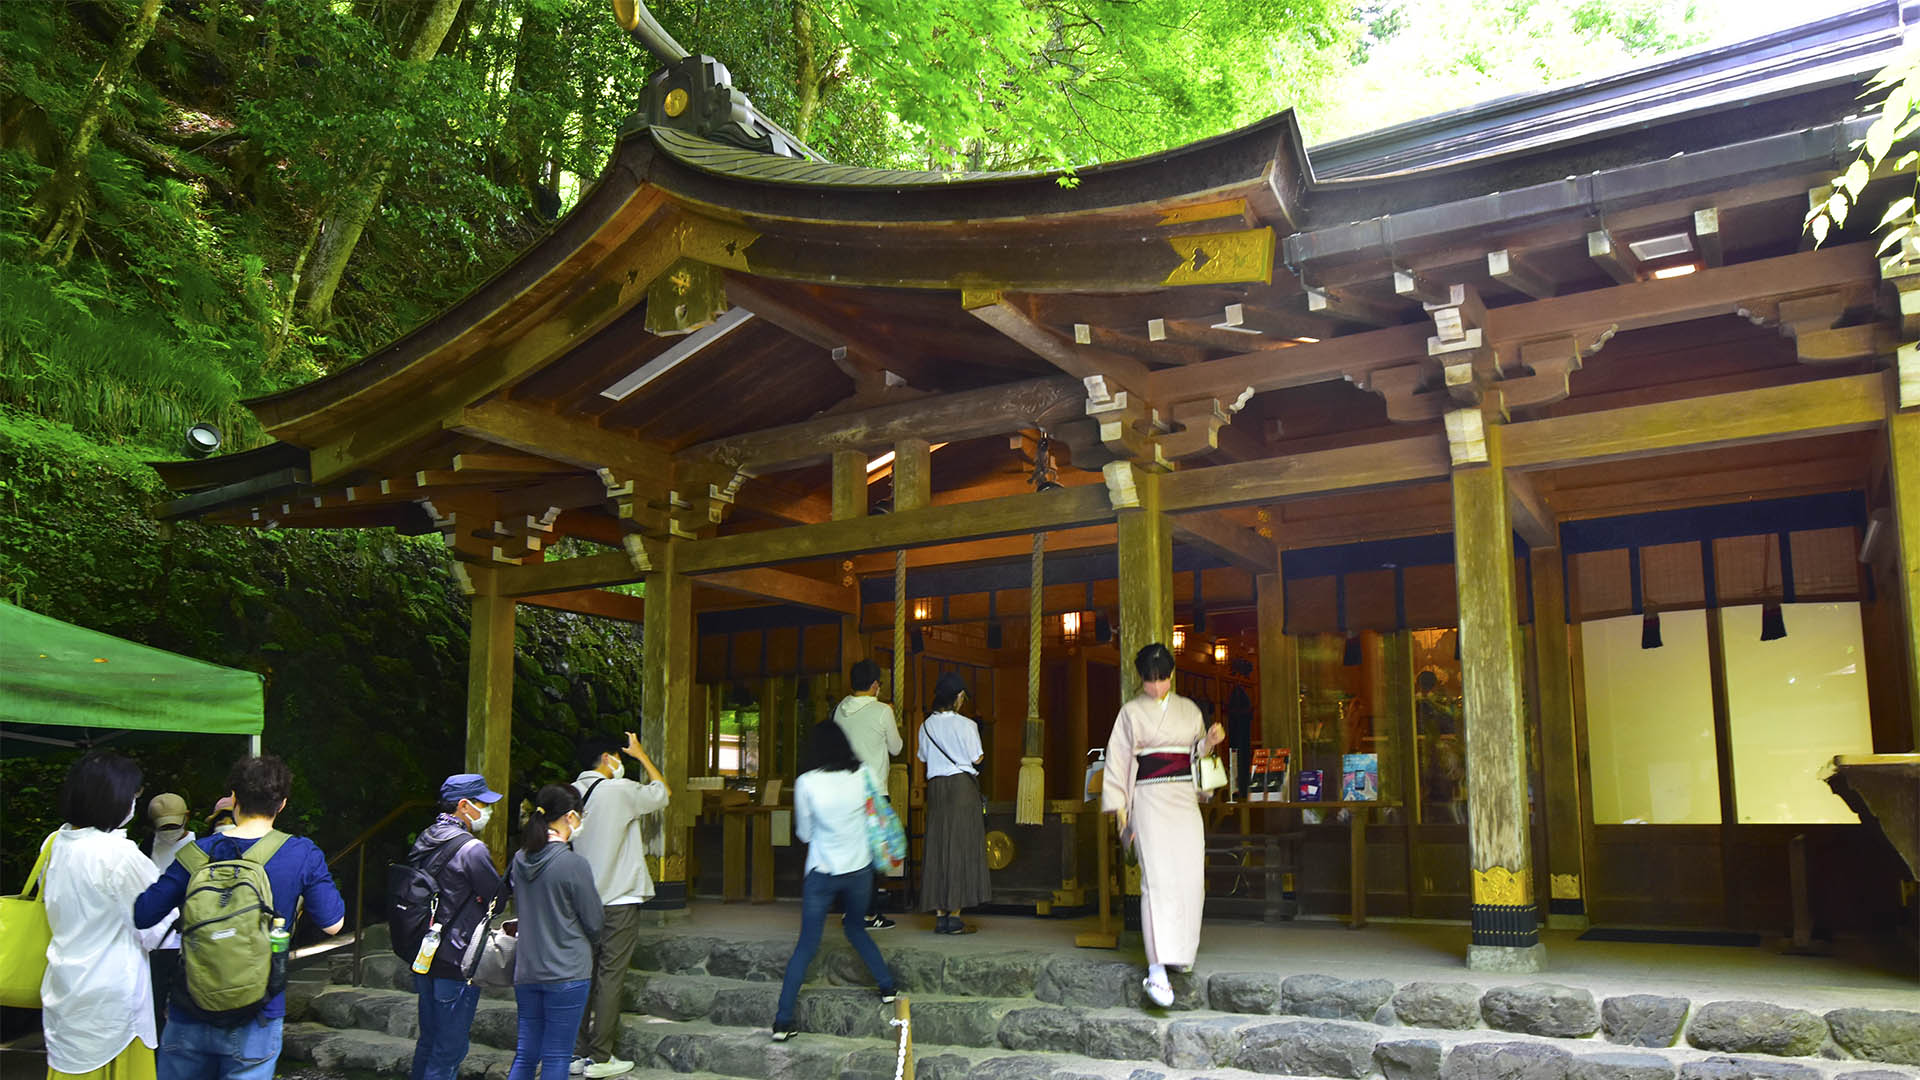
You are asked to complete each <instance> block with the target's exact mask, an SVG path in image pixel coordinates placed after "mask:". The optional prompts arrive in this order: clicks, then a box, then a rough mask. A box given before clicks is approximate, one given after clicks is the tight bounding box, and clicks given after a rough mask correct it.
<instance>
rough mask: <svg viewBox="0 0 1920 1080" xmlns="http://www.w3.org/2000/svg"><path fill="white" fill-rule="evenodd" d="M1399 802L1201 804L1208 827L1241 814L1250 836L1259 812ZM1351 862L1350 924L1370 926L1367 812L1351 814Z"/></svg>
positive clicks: (1353, 807) (1243, 828)
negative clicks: (1231, 815) (1256, 814)
mask: <svg viewBox="0 0 1920 1080" xmlns="http://www.w3.org/2000/svg"><path fill="white" fill-rule="evenodd" d="M1399 805H1400V804H1399V803H1397V802H1387V801H1384V800H1380V799H1373V800H1369V801H1366V802H1341V801H1337V800H1328V801H1326V802H1215V803H1207V804H1204V805H1203V806H1202V807H1201V812H1202V813H1203V814H1205V815H1206V818H1207V827H1208V828H1209V829H1212V828H1214V827H1216V826H1218V825H1219V824H1220V822H1222V821H1225V820H1226V818H1227V815H1228V814H1231V813H1236V812H1237V813H1238V814H1239V817H1240V832H1241V834H1242V835H1247V834H1249V833H1251V832H1252V824H1253V821H1252V817H1253V814H1254V812H1255V811H1259V812H1263V813H1265V812H1272V811H1278V810H1353V811H1366V810H1377V809H1380V808H1382V807H1397V806H1399ZM1348 819H1349V820H1348V829H1349V835H1348V848H1347V850H1348V856H1347V858H1348V861H1349V862H1350V863H1352V864H1353V865H1352V867H1351V871H1352V872H1351V876H1350V880H1349V882H1348V887H1349V888H1350V889H1351V891H1352V894H1353V895H1352V899H1351V900H1350V901H1349V910H1350V914H1349V916H1348V920H1347V925H1349V926H1350V927H1352V928H1353V929H1355V930H1358V929H1360V928H1361V927H1363V926H1365V925H1367V815H1366V814H1365V813H1361V812H1356V813H1353V814H1349V815H1348Z"/></svg>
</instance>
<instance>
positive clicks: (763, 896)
mask: <svg viewBox="0 0 1920 1080" xmlns="http://www.w3.org/2000/svg"><path fill="white" fill-rule="evenodd" d="M714 801H715V803H716V804H717V805H710V806H708V807H707V808H706V812H707V813H711V814H718V815H719V816H720V850H721V862H720V896H721V899H722V901H723V902H725V903H734V902H736V901H740V900H747V899H751V900H752V902H753V903H756V904H766V903H771V902H772V901H773V815H774V814H775V813H776V812H778V811H782V810H785V811H791V810H792V809H793V808H792V807H790V806H764V805H761V804H759V803H748V802H742V801H734V800H731V799H729V800H725V801H720V800H714ZM749 831H751V833H752V843H753V846H752V860H751V861H752V864H753V890H752V895H751V897H749V896H748V891H747V864H748V861H749V860H748V846H747V843H748V833H749Z"/></svg>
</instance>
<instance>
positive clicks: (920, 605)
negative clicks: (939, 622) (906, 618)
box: [913, 597, 933, 622]
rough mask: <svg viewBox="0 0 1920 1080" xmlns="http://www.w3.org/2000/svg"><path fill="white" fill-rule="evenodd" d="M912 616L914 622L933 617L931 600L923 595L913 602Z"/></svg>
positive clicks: (924, 620)
mask: <svg viewBox="0 0 1920 1080" xmlns="http://www.w3.org/2000/svg"><path fill="white" fill-rule="evenodd" d="M913 618H914V620H915V621H916V622H926V621H927V620H928V619H931V618H933V601H932V600H931V599H927V598H925V597H923V598H921V599H919V600H915V601H914V602H913Z"/></svg>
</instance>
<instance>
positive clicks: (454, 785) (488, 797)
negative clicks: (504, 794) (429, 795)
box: [440, 772, 500, 803]
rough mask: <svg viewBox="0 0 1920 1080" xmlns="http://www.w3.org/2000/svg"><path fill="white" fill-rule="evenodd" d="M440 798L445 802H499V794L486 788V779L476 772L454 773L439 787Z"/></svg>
mask: <svg viewBox="0 0 1920 1080" xmlns="http://www.w3.org/2000/svg"><path fill="white" fill-rule="evenodd" d="M440 798H441V799H443V800H445V801H447V802H458V801H459V800H461V799H471V800H473V801H474V802H479V803H494V802H499V801H500V793H499V792H497V791H495V790H493V789H492V788H490V787H488V786H487V780H486V777H483V776H481V775H480V774H479V773H477V772H464V773H456V774H454V775H453V776H449V777H447V780H446V782H445V783H443V784H441V785H440Z"/></svg>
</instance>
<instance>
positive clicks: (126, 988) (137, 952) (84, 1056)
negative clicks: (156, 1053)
mask: <svg viewBox="0 0 1920 1080" xmlns="http://www.w3.org/2000/svg"><path fill="white" fill-rule="evenodd" d="M159 876H160V872H159V871H158V870H156V869H154V866H153V860H152V859H149V858H148V857H147V856H146V853H144V852H142V851H141V850H140V848H139V846H138V845H136V844H135V843H134V842H133V841H131V840H129V839H127V834H126V830H124V829H115V830H114V831H112V832H101V831H100V830H98V829H76V828H74V827H73V826H71V825H62V826H61V827H60V831H59V832H57V833H55V834H53V851H52V854H51V855H49V856H48V858H47V870H46V878H45V885H44V887H43V892H42V894H43V895H44V896H45V897H46V901H47V922H48V924H49V925H51V927H52V929H53V941H52V942H51V943H50V944H49V945H48V946H47V974H46V977H45V978H44V979H42V980H41V982H40V998H41V1001H42V1002H43V1004H44V1007H45V1012H44V1013H42V1015H41V1027H42V1028H43V1029H44V1030H45V1032H46V1039H47V1064H48V1065H49V1066H50V1067H52V1068H54V1069H57V1070H59V1071H60V1072H65V1073H85V1072H92V1071H93V1070H95V1069H98V1068H100V1067H101V1066H103V1065H105V1064H106V1063H107V1062H109V1061H112V1060H113V1059H114V1058H116V1057H118V1056H120V1052H121V1051H123V1050H125V1049H126V1048H127V1047H128V1046H129V1045H130V1044H132V1042H133V1040H135V1039H139V1040H140V1041H141V1042H142V1043H145V1044H146V1045H147V1046H149V1047H156V1046H158V1044H159V1040H158V1039H156V1038H155V1037H154V1030H153V986H152V983H151V982H150V980H149V977H148V975H147V950H148V949H151V948H152V947H153V946H154V944H155V943H157V942H158V941H159V940H160V939H161V938H162V937H163V936H165V934H166V927H167V926H168V925H170V924H171V923H172V921H173V920H172V919H171V918H169V919H166V920H163V921H162V922H160V923H159V924H157V925H155V926H154V928H153V929H151V930H144V931H142V930H135V929H134V927H133V901H134V898H135V897H138V896H139V895H140V894H141V893H142V892H144V891H146V888H147V886H149V885H151V884H153V883H154V881H155V880H157V879H158V878H159Z"/></svg>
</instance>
